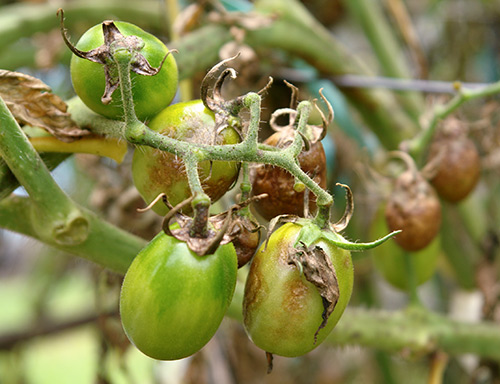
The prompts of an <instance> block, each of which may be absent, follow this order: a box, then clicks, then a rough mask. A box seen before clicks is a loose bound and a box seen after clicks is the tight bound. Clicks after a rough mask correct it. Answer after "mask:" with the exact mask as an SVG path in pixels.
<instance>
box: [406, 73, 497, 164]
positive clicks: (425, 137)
mask: <svg viewBox="0 0 500 384" xmlns="http://www.w3.org/2000/svg"><path fill="white" fill-rule="evenodd" d="M455 88H456V90H457V93H456V95H455V96H454V97H453V98H452V99H451V100H449V101H448V102H447V103H445V104H441V105H437V106H436V107H435V108H434V110H433V113H432V115H431V117H430V118H429V123H428V124H427V128H426V129H425V130H424V131H423V132H422V133H421V134H420V135H418V136H417V137H415V138H414V139H412V140H411V141H409V142H407V143H404V147H405V148H407V149H408V150H409V152H410V154H411V155H412V156H413V157H414V158H416V159H418V158H420V157H421V156H422V154H423V152H424V151H425V149H426V148H428V146H429V144H430V142H431V141H432V138H433V137H434V133H435V132H436V129H437V127H438V124H439V122H440V121H441V120H442V119H445V118H446V117H448V116H449V115H451V114H452V113H453V112H455V111H456V110H457V109H458V108H459V107H460V106H462V104H464V103H465V102H467V101H469V100H474V99H477V98H482V97H487V96H491V95H495V94H497V93H500V81H498V82H496V83H493V84H490V85H487V86H485V87H482V88H474V89H470V88H464V87H462V86H461V83H459V82H457V83H455Z"/></svg>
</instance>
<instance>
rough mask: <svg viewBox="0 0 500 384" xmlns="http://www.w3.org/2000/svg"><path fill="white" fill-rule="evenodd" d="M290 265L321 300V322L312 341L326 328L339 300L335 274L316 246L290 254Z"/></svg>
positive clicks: (328, 259)
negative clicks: (315, 291) (293, 266)
mask: <svg viewBox="0 0 500 384" xmlns="http://www.w3.org/2000/svg"><path fill="white" fill-rule="evenodd" d="M289 263H290V264H295V265H296V266H297V268H298V269H299V270H300V271H302V273H303V274H304V277H305V278H306V280H307V281H309V282H310V283H312V284H313V285H314V286H315V287H316V289H317V290H318V292H319V294H320V296H321V298H322V299H323V313H322V318H323V321H322V322H321V324H320V325H319V327H318V329H317V330H316V333H315V334H314V341H316V338H317V336H318V332H319V331H320V330H321V329H322V328H324V327H325V326H326V323H327V322H328V318H329V317H330V315H331V314H332V312H333V310H334V309H335V306H336V305H337V301H338V299H339V295H340V291H339V283H338V280H337V273H336V272H335V267H334V266H333V263H332V261H331V260H330V257H329V256H328V255H327V254H326V252H325V251H324V250H323V249H322V248H321V247H318V246H316V245H313V246H311V247H309V248H306V247H305V246H303V247H302V248H301V249H299V250H298V252H296V253H295V254H294V253H293V252H291V257H290V260H289Z"/></svg>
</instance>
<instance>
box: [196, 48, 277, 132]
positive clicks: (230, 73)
mask: <svg viewBox="0 0 500 384" xmlns="http://www.w3.org/2000/svg"><path fill="white" fill-rule="evenodd" d="M238 56H239V53H238V54H236V55H235V56H233V57H230V58H228V59H225V60H222V61H220V62H219V63H217V64H216V65H214V66H213V67H212V69H210V70H209V71H208V72H207V74H206V75H205V77H204V78H203V81H202V82H201V90H200V96H201V100H202V101H203V104H204V105H205V107H207V108H208V109H210V110H211V111H212V112H213V113H214V115H215V133H216V134H218V133H219V132H221V131H223V130H224V129H225V128H227V127H228V126H229V125H230V124H232V123H230V120H231V117H232V116H237V115H238V113H239V112H240V110H241V109H242V108H243V100H244V98H245V96H238V97H236V98H234V99H232V100H226V99H225V98H224V97H223V96H222V86H223V85H224V81H225V80H226V78H228V77H230V78H231V79H235V78H236V76H237V73H236V71H235V70H234V69H233V68H230V67H227V63H228V62H230V61H232V60H235V59H236V58H237V57H238ZM271 84H272V78H269V82H268V83H267V84H266V86H265V87H264V88H263V89H261V90H260V91H259V92H258V94H259V95H262V94H263V93H264V92H266V91H267V89H268V88H269V87H270V86H271ZM232 127H233V128H235V129H236V130H237V131H238V133H239V134H240V136H243V135H242V132H241V129H240V127H235V126H232Z"/></svg>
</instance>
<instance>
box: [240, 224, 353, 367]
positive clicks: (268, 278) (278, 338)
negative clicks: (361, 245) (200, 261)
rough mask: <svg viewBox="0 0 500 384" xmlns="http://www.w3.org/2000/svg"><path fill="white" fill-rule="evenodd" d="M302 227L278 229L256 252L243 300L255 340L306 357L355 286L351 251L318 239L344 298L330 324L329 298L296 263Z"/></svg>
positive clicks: (330, 326) (284, 353)
mask: <svg viewBox="0 0 500 384" xmlns="http://www.w3.org/2000/svg"><path fill="white" fill-rule="evenodd" d="M301 229H302V227H301V226H300V225H298V224H294V223H287V224H284V225H283V226H282V227H280V228H279V229H278V230H276V231H275V232H273V234H272V235H271V236H270V238H269V241H268V242H267V243H264V244H262V246H261V247H260V248H259V250H258V251H257V253H256V254H255V256H254V258H253V261H252V264H251V266H250V271H249V274H248V278H247V282H246V285H245V296H244V301H243V317H244V325H245V328H246V330H247V333H248V335H249V336H250V338H251V340H252V341H253V342H254V343H255V344H256V345H257V346H258V347H259V348H261V349H263V350H265V351H266V352H269V353H273V354H277V355H281V356H288V357H293V356H300V355H303V354H305V353H307V352H309V351H311V350H312V349H314V348H316V347H317V346H318V345H319V344H321V342H322V341H323V340H324V339H325V338H326V337H327V336H328V334H329V333H330V332H331V330H332V329H333V328H334V327H335V325H336V324H337V322H338V321H339V319H340V317H341V316H342V314H343V312H344V309H345V308H346V306H347V303H348V302H349V299H350V297H351V292H352V286H353V266H352V260H351V254H350V252H349V251H347V250H343V249H340V248H338V247H337V246H335V245H332V244H330V243H328V242H327V241H325V240H319V241H317V242H314V243H313V247H318V248H321V250H322V251H324V252H325V253H326V255H327V257H328V258H330V260H331V262H332V264H333V268H334V270H335V274H336V279H337V284H338V293H339V296H338V299H337V302H336V304H335V308H334V310H333V312H332V313H331V315H330V316H329V318H328V321H327V323H326V325H325V326H324V328H321V329H320V325H322V321H323V319H324V318H323V313H324V307H323V298H322V296H321V295H320V294H319V292H318V289H317V288H316V286H315V285H313V284H312V283H311V282H309V281H307V280H306V278H305V277H304V274H302V273H301V271H300V270H299V267H297V266H296V265H295V264H293V263H292V262H291V259H293V258H294V255H295V254H296V253H298V252H299V250H298V249H296V248H294V243H295V242H296V239H297V236H298V235H299V233H300V231H301Z"/></svg>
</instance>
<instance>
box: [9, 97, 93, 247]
mask: <svg viewBox="0 0 500 384" xmlns="http://www.w3.org/2000/svg"><path fill="white" fill-rule="evenodd" d="M0 125H1V127H2V130H1V131H0V156H1V157H2V159H3V161H5V163H6V164H7V166H8V167H9V168H10V170H11V171H12V173H13V174H14V176H15V177H16V179H17V180H18V181H19V183H20V184H21V185H22V186H23V187H24V188H25V189H26V192H27V193H28V194H29V196H30V198H31V200H32V201H33V210H32V212H30V215H31V216H32V220H33V221H34V224H37V225H38V226H37V231H38V233H39V235H40V236H41V237H46V238H47V241H55V242H59V243H61V244H78V243H80V242H82V241H84V240H85V238H86V236H87V232H88V222H87V220H86V218H85V217H84V216H83V215H82V214H81V212H80V210H79V208H78V207H77V206H76V204H74V203H73V201H72V200H71V199H70V197H69V196H68V195H66V193H64V191H63V190H61V188H59V186H58V185H57V183H56V182H55V181H54V179H53V178H52V176H51V174H50V171H49V170H48V169H47V167H46V166H45V163H44V162H43V160H42V159H41V158H40V156H39V154H38V153H37V152H36V150H35V149H34V148H33V146H32V145H31V143H30V142H29V140H28V138H27V137H26V135H25V134H24V132H23V131H22V130H21V127H19V125H18V124H17V122H16V120H15V119H14V117H13V116H12V114H11V113H10V111H9V109H8V108H7V106H6V105H5V103H4V101H3V100H2V99H1V98H0Z"/></svg>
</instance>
